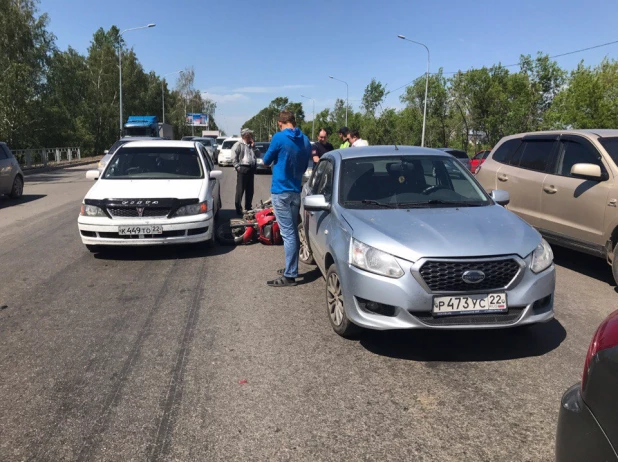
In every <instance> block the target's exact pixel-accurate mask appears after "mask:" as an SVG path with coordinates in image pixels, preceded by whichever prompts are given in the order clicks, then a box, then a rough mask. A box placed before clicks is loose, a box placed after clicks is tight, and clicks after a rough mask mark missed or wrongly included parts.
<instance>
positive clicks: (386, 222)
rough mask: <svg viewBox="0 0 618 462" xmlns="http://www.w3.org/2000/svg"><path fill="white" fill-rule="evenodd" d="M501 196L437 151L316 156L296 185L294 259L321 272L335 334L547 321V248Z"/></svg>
mask: <svg viewBox="0 0 618 462" xmlns="http://www.w3.org/2000/svg"><path fill="white" fill-rule="evenodd" d="M508 200H509V198H508V193H506V192H505V191H493V192H492V194H491V195H488V194H487V193H485V192H484V190H483V188H482V187H481V186H480V185H479V184H478V183H477V182H476V180H475V179H474V177H472V175H471V174H470V173H469V172H468V171H467V170H466V168H465V167H464V166H463V165H462V164H461V163H460V162H459V161H457V159H455V158H453V157H452V156H450V155H448V154H445V153H443V152H440V151H438V150H433V149H425V148H412V147H395V146H373V147H366V148H355V149H345V150H341V151H333V152H330V153H328V154H326V155H325V156H324V157H322V159H321V160H320V162H319V164H318V165H317V167H316V168H315V169H314V171H313V175H312V177H311V179H310V180H309V181H308V182H307V183H306V184H305V186H304V188H303V205H302V210H301V214H302V219H303V223H302V227H301V260H302V261H304V262H305V263H315V264H317V266H318V267H319V268H320V270H321V272H322V273H323V274H324V276H325V278H326V300H327V302H326V305H327V310H328V314H329V319H330V322H331V325H332V327H333V329H334V330H335V332H337V333H338V334H340V335H342V336H352V335H354V334H356V333H357V332H358V331H359V328H360V327H365V328H370V329H380V330H386V329H410V328H424V329H489V328H502V327H513V326H520V325H525V324H532V323H537V322H545V321H549V320H551V319H552V318H553V316H554V311H553V303H554V287H555V270H554V265H553V253H552V250H551V248H550V246H549V244H547V242H545V241H544V240H543V239H542V238H541V236H540V235H539V233H538V232H537V231H535V230H534V229H533V228H532V227H531V226H529V225H528V224H526V223H525V222H524V221H523V220H521V219H520V218H518V217H517V216H515V215H514V214H512V213H511V212H509V211H508V210H506V209H505V208H504V207H503V205H505V204H507V203H508ZM471 236H483V237H482V238H481V239H478V238H471Z"/></svg>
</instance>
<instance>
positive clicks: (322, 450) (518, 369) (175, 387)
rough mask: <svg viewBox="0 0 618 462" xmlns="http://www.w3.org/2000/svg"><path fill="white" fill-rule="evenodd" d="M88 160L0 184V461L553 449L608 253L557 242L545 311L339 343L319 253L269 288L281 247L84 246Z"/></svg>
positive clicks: (602, 301) (538, 453)
mask: <svg viewBox="0 0 618 462" xmlns="http://www.w3.org/2000/svg"><path fill="white" fill-rule="evenodd" d="M85 170H86V167H78V168H73V169H66V170H57V171H53V172H50V173H45V174H38V175H32V176H29V177H28V178H27V181H26V186H25V193H26V195H25V196H24V197H23V198H22V199H21V200H20V201H18V202H13V201H10V200H9V199H7V198H1V197H0V308H1V309H0V371H1V373H0V460H2V461H16V460H47V461H61V460H80V461H85V460H107V461H109V460H118V461H129V460H161V461H163V460H178V461H198V460H199V461H201V460H225V461H230V460H311V461H315V460H337V461H338V460H353V461H369V460H415V461H422V460H428V461H429V460H431V461H433V460H440V461H448V460H454V461H462V460H470V461H479V460H499V461H520V460H521V461H527V460H529V461H539V460H553V451H554V434H555V428H556V418H557V412H558V407H559V402H560V397H561V395H562V393H563V392H564V391H565V389H566V388H567V387H568V386H570V385H571V384H573V383H575V382H577V381H578V380H579V379H580V377H581V372H582V367H583V362H584V356H585V354H586V349H587V347H588V343H589V341H590V339H591V337H592V334H593V332H594V330H595V328H596V326H597V325H598V324H599V323H600V322H601V320H602V319H603V318H604V317H605V316H606V315H607V314H608V313H609V312H611V311H613V310H614V309H615V308H616V307H617V306H618V293H616V291H615V288H614V286H613V284H612V282H611V274H610V270H609V267H607V265H606V264H605V263H604V262H602V261H601V260H597V259H594V258H589V257H586V256H583V255H580V254H577V253H573V252H569V251H565V250H560V249H555V250H556V262H557V266H558V270H557V271H558V282H557V293H556V294H557V295H556V320H554V321H552V322H551V323H548V324H544V325H539V326H534V327H533V328H531V329H528V330H504V331H492V332H459V333H457V332H455V333H453V332H447V333H436V332H420V331H412V332H403V331H402V332H367V333H365V334H363V336H362V337H361V339H360V340H357V341H349V340H344V339H342V338H340V337H338V336H337V335H336V334H335V333H334V332H332V330H331V328H330V326H329V323H328V319H327V315H326V308H325V291H324V281H323V279H322V278H321V276H320V275H319V273H318V272H317V271H316V270H315V269H313V268H310V267H303V268H301V269H302V272H303V273H304V276H303V284H301V285H299V286H298V287H295V288H285V289H273V288H269V287H266V285H265V281H266V280H267V279H269V278H272V277H274V276H275V272H276V270H277V269H278V268H280V267H282V266H283V249H282V248H281V247H267V246H263V245H259V244H258V245H253V246H248V247H238V248H229V247H216V248H215V249H213V250H201V249H197V248H192V247H185V248H164V249H137V250H121V251H118V252H113V253H109V254H103V255H97V256H93V255H91V254H90V253H89V252H87V251H86V249H85V248H84V247H83V246H82V244H81V242H80V239H79V235H78V231H77V224H76V219H77V214H78V210H79V205H80V202H81V200H82V198H83V196H84V194H85V193H86V191H87V190H88V188H89V187H90V186H91V185H92V183H91V182H89V181H87V180H86V179H85V175H84V173H85ZM224 171H225V177H224V179H223V192H224V195H223V205H224V208H225V209H228V210H227V211H226V212H224V214H223V217H224V218H225V217H229V216H230V210H231V209H232V208H233V189H234V185H235V179H234V177H233V175H232V173H233V172H232V170H231V169H225V170H224ZM269 183H270V176H259V177H258V178H257V181H256V198H257V199H260V198H263V199H266V198H267V197H268V196H269V194H268V190H269ZM470 239H471V240H472V239H482V236H470Z"/></svg>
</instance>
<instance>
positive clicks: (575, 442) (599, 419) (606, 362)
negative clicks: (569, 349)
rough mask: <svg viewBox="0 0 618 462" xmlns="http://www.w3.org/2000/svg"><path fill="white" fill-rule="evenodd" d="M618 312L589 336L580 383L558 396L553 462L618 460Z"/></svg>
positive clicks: (611, 315)
mask: <svg viewBox="0 0 618 462" xmlns="http://www.w3.org/2000/svg"><path fill="white" fill-rule="evenodd" d="M616 390H618V311H614V312H613V313H612V314H610V315H609V316H608V317H607V318H606V319H605V320H604V321H603V322H602V323H601V325H600V326H599V328H598V329H597V331H596V332H595V334H594V337H592V342H591V343H590V347H589V348H588V354H587V355H586V360H585V362H584V374H583V376H582V381H581V383H578V384H577V385H574V386H572V387H571V388H569V389H568V390H567V391H566V393H565V394H564V395H563V397H562V402H561V406H560V413H559V414H558V430H557V434H556V462H571V461H573V462H575V461H582V460H590V461H597V460H598V461H618V456H616V454H618V417H617V416H618V400H616Z"/></svg>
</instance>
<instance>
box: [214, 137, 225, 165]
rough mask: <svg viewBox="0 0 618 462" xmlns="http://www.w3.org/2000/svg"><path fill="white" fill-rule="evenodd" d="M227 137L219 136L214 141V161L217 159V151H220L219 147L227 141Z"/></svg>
mask: <svg viewBox="0 0 618 462" xmlns="http://www.w3.org/2000/svg"><path fill="white" fill-rule="evenodd" d="M227 139H228V137H227V136H219V137H218V138H217V139H216V141H215V144H216V146H215V160H216V159H218V158H219V151H220V150H221V145H222V144H223V142H224V141H225V140H227Z"/></svg>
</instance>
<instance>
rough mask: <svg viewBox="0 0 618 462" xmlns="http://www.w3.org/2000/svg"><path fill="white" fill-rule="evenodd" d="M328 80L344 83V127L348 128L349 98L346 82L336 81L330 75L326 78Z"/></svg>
mask: <svg viewBox="0 0 618 462" xmlns="http://www.w3.org/2000/svg"><path fill="white" fill-rule="evenodd" d="M328 77H329V78H331V79H333V80H336V81H337V82H343V83H345V126H346V127H347V126H348V106H349V100H348V96H349V93H350V92H349V90H350V89H349V87H348V82H345V81H344V80H339V79H336V78H335V77H333V76H332V75H329V76H328Z"/></svg>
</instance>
